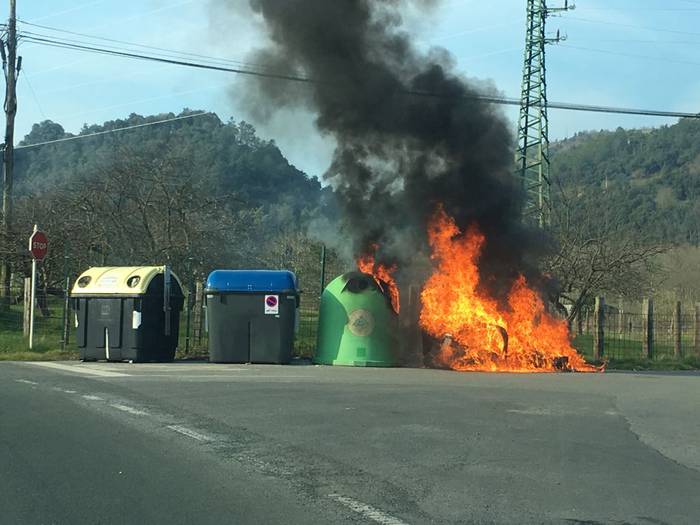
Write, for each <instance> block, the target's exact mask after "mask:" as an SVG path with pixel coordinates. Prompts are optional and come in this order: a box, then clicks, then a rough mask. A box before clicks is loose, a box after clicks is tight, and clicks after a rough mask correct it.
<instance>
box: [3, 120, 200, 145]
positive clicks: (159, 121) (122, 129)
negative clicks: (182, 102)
mask: <svg viewBox="0 0 700 525" xmlns="http://www.w3.org/2000/svg"><path fill="white" fill-rule="evenodd" d="M203 115H212V113H210V112H208V111H203V112H201V113H193V114H192V115H182V116H179V117H172V118H167V119H163V120H156V121H154V122H146V123H144V124H136V125H134V126H125V127H122V128H115V129H108V130H105V131H97V132H95V133H90V134H88V135H74V136H72V137H64V138H62V139H56V140H47V141H46V142H37V143H36V144H27V145H25V146H16V147H15V149H29V148H36V147H38V146H46V145H47V144H56V143H58V142H68V141H70V140H78V139H87V138H90V137H96V136H98V135H108V134H110V133H117V132H119V131H128V130H130V129H137V128H145V127H147V126H155V125H157V124H165V123H166V122H175V121H176V120H184V119H189V118H194V117H201V116H203Z"/></svg>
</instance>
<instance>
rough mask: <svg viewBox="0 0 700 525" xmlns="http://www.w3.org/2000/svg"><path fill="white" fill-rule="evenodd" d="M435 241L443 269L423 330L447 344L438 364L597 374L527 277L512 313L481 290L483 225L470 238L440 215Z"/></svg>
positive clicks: (428, 293)
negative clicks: (481, 230) (547, 310)
mask: <svg viewBox="0 0 700 525" xmlns="http://www.w3.org/2000/svg"><path fill="white" fill-rule="evenodd" d="M428 237H429V241H430V246H431V248H432V253H433V255H432V258H433V260H434V261H435V262H436V264H437V267H436V269H435V271H434V273H433V275H432V276H431V277H430V278H429V279H428V281H427V282H426V284H425V287H424V289H423V291H422V293H421V302H422V311H421V314H420V325H421V327H422V328H423V330H425V331H426V332H427V333H428V334H429V335H431V336H433V337H435V338H436V339H438V340H439V341H440V342H441V346H440V349H439V351H438V354H437V356H436V362H437V364H439V365H443V366H446V367H448V368H452V369H454V370H474V371H476V370H480V371H508V372H537V371H555V370H572V371H595V370H597V369H596V368H595V367H593V366H592V365H589V364H587V363H586V362H585V361H584V359H583V358H582V357H581V356H580V355H579V354H578V353H577V352H576V350H575V349H574V348H573V347H572V346H571V343H570V341H569V335H568V329H567V326H566V323H565V322H564V321H561V320H558V319H555V318H554V317H552V316H551V315H550V314H549V313H547V312H546V310H545V306H544V303H543V301H542V299H541V298H540V296H539V295H538V294H537V293H536V292H535V291H534V290H533V289H531V288H530V287H529V286H528V284H527V282H526V280H525V278H524V277H523V276H520V277H519V278H518V279H517V280H516V281H515V283H514V284H513V287H512V289H511V291H510V293H509V295H508V300H507V302H508V306H507V307H503V306H501V305H500V304H499V303H498V302H497V301H496V300H495V299H494V298H492V297H489V296H488V295H486V294H485V293H484V292H483V291H482V290H480V289H479V269H478V262H479V257H480V255H481V250H482V247H483V246H484V242H485V240H486V239H485V237H484V235H483V234H482V233H481V232H480V231H479V230H478V228H477V227H476V226H472V227H471V228H469V229H468V230H467V232H466V234H464V235H463V234H462V232H460V230H459V228H458V227H457V225H456V224H455V222H454V220H453V219H452V218H451V217H449V216H448V215H447V214H446V213H445V211H444V210H443V209H442V208H440V209H439V210H438V211H437V213H436V214H435V216H434V217H433V219H432V221H431V223H430V225H429V226H428Z"/></svg>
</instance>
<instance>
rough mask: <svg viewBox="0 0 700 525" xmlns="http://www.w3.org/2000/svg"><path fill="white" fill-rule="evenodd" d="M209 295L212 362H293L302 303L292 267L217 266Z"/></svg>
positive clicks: (208, 286) (209, 288)
mask: <svg viewBox="0 0 700 525" xmlns="http://www.w3.org/2000/svg"><path fill="white" fill-rule="evenodd" d="M205 295H206V308H207V329H208V332H209V361H211V362H212V363H277V364H286V363H289V361H290V360H291V358H292V350H293V347H294V330H295V325H296V315H297V308H298V306H299V290H298V286H297V278H296V276H295V275H294V274H293V273H292V272H289V271H283V270H280V271H277V270H275V271H273V270H216V271H214V272H212V273H211V274H210V275H209V277H208V278H207V285H206V289H205Z"/></svg>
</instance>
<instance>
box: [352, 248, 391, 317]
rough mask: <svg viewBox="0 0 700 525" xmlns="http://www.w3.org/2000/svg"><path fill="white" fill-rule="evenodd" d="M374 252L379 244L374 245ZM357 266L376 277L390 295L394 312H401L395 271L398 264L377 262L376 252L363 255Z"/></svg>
mask: <svg viewBox="0 0 700 525" xmlns="http://www.w3.org/2000/svg"><path fill="white" fill-rule="evenodd" d="M372 250H373V252H376V251H377V245H376V244H374V245H372ZM357 267H358V268H359V270H360V271H361V272H362V273H367V274H369V275H371V276H372V277H374V280H375V282H376V283H377V285H378V286H379V288H381V289H382V290H383V291H384V293H386V294H388V295H389V298H390V299H391V307H392V308H393V309H394V312H396V313H397V314H398V313H399V309H400V308H401V303H400V301H399V287H398V286H397V285H396V280H395V279H394V277H393V273H394V272H395V271H396V265H392V266H384V265H383V264H377V262H376V261H375V258H374V253H371V254H366V255H363V256H361V257H360V258H359V259H358V260H357Z"/></svg>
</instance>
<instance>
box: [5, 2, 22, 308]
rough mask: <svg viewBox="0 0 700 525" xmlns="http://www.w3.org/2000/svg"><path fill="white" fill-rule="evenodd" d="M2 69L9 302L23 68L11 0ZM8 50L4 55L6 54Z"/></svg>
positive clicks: (8, 296) (6, 294)
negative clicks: (17, 118)
mask: <svg viewBox="0 0 700 525" xmlns="http://www.w3.org/2000/svg"><path fill="white" fill-rule="evenodd" d="M0 49H1V50H2V67H3V71H4V73H5V144H4V151H3V172H2V245H3V251H4V253H3V257H2V264H0V281H2V283H1V286H2V288H1V289H0V293H1V294H2V297H3V298H4V300H5V301H9V299H10V272H11V268H10V246H11V244H12V242H11V228H12V176H13V168H14V164H15V163H14V160H15V159H14V155H15V150H14V144H15V142H14V141H15V115H16V114H17V91H16V88H17V75H18V74H19V72H20V69H21V67H22V57H17V1H16V0H10V19H9V21H8V22H7V39H6V40H5V41H3V42H2V43H0ZM5 49H7V53H6V52H5Z"/></svg>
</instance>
